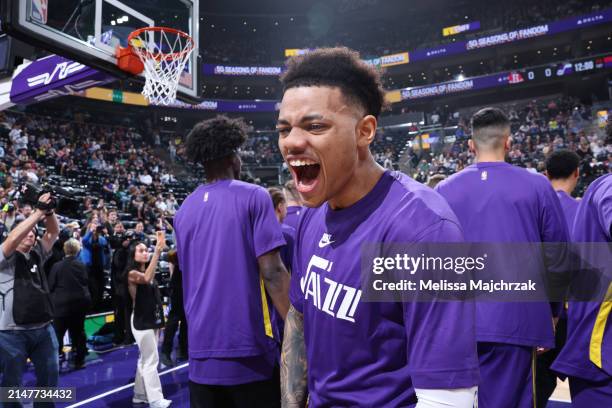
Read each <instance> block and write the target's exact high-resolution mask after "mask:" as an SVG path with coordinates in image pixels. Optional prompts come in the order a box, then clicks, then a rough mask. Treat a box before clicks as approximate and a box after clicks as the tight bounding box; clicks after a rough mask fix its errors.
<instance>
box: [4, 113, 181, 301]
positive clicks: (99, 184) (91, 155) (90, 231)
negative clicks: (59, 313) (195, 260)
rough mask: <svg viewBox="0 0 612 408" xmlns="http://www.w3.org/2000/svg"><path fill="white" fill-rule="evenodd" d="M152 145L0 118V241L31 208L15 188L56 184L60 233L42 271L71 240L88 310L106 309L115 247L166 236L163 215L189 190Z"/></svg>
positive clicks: (14, 116) (122, 132) (95, 130)
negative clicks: (85, 280)
mask: <svg viewBox="0 0 612 408" xmlns="http://www.w3.org/2000/svg"><path fill="white" fill-rule="evenodd" d="M154 145H155V143H147V141H146V140H145V138H143V136H142V134H140V133H139V132H137V131H136V130H135V129H134V128H126V127H123V126H118V125H96V124H91V123H86V122H83V121H75V120H74V119H73V120H65V119H58V118H57V117H55V118H52V117H47V116H39V115H32V114H27V115H23V114H21V113H16V112H2V113H0V242H1V241H3V240H4V239H5V238H6V236H7V235H8V233H9V232H10V231H11V230H12V228H14V226H15V225H16V223H18V222H19V221H20V220H23V219H25V218H27V216H28V215H29V214H30V213H31V212H32V210H33V208H32V207H33V205H35V203H32V204H30V203H27V202H24V199H23V198H24V197H23V194H22V188H23V186H25V185H27V183H33V184H38V185H43V184H48V185H52V186H59V187H63V190H62V191H64V193H65V197H62V198H61V200H64V201H65V202H66V203H67V204H68V205H66V206H65V210H64V211H61V212H60V211H58V213H60V215H61V217H60V221H61V224H60V227H61V234H60V239H59V241H58V243H57V245H56V248H55V250H54V256H53V258H52V260H53V261H52V262H51V263H50V264H49V265H47V266H48V268H49V270H50V268H51V266H52V264H53V263H55V262H58V261H59V260H61V259H62V258H63V256H64V254H63V250H62V245H63V243H64V242H66V241H67V240H68V239H69V238H76V239H78V240H79V242H80V244H81V245H82V250H81V251H80V254H79V258H80V260H81V261H82V262H83V263H84V264H85V266H86V267H87V269H88V272H89V276H90V280H89V286H90V290H91V295H92V310H93V311H96V310H101V309H105V310H108V308H109V307H110V305H109V303H110V301H113V300H114V299H112V296H108V295H113V294H114V291H113V290H111V291H110V292H107V296H104V293H105V290H104V288H105V287H108V286H109V285H110V286H111V287H113V286H117V284H119V285H121V284H122V277H121V276H120V275H121V273H122V269H123V268H122V267H117V262H118V261H117V259H116V257H115V255H116V253H117V251H116V249H118V248H120V247H121V245H122V244H123V243H124V242H127V241H133V240H142V241H145V242H147V243H151V244H152V243H154V237H153V236H152V235H150V234H152V233H153V232H155V231H156V230H165V231H166V232H167V233H168V234H171V232H172V226H171V217H172V216H173V215H174V213H175V212H176V210H177V209H178V207H179V202H181V201H182V199H183V198H184V196H185V195H186V194H187V192H188V191H190V189H191V188H192V185H185V184H184V183H180V182H178V181H177V180H176V178H175V176H174V175H173V174H172V172H171V169H170V168H169V165H168V164H167V163H166V162H164V161H163V160H161V159H160V158H159V156H160V154H159V153H160V152H159V148H157V150H156V148H155V147H154ZM168 241H170V242H171V239H169V240H168ZM113 269H114V272H116V273H115V274H111V275H109V273H108V272H109V271H113ZM160 278H163V276H161V277H160Z"/></svg>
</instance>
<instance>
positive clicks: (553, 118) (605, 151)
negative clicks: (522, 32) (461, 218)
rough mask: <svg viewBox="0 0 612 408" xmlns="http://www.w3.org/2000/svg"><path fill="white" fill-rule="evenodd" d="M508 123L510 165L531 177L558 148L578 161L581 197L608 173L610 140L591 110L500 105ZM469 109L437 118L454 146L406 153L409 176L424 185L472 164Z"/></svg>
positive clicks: (547, 102)
mask: <svg viewBox="0 0 612 408" xmlns="http://www.w3.org/2000/svg"><path fill="white" fill-rule="evenodd" d="M501 107H502V108H503V109H504V110H505V111H506V112H507V113H508V116H509V118H510V120H511V123H512V127H511V132H512V148H511V150H510V152H509V153H508V160H509V162H510V163H512V164H515V165H518V166H522V167H526V168H527V169H529V170H530V171H533V172H543V171H544V170H545V159H546V156H547V155H548V154H549V153H550V152H552V151H554V150H558V149H568V150H571V151H575V152H576V153H577V154H578V155H579V156H580V158H581V159H582V163H581V167H580V174H581V176H580V182H579V186H578V189H577V191H576V193H577V194H580V193H581V192H582V191H583V189H584V188H586V186H588V184H589V183H590V182H591V181H592V180H594V179H595V178H597V176H598V175H601V174H604V173H606V172H610V171H612V141H611V140H606V139H605V135H604V134H603V133H604V132H603V131H601V130H598V128H597V127H596V126H594V124H593V118H592V117H591V109H590V107H589V106H586V105H583V104H581V103H580V102H579V101H577V100H575V99H572V98H563V97H557V98H552V99H541V100H538V101H529V102H520V103H512V104H505V105H503V106H501ZM473 113H474V111H473V110H470V109H468V110H465V111H462V112H454V113H450V114H444V113H441V114H436V115H437V116H438V117H439V121H440V127H444V126H446V127H447V128H448V127H452V128H454V126H456V129H455V130H454V132H455V134H454V136H455V137H456V140H455V142H454V143H452V144H445V145H444V144H440V145H438V146H434V147H432V149H430V150H422V149H419V146H418V144H413V145H412V146H411V147H409V148H408V152H407V155H406V157H407V162H406V163H405V164H406V165H407V167H408V168H410V173H411V176H413V177H414V178H415V179H416V180H418V181H421V182H425V181H427V180H428V179H429V178H430V177H432V176H433V175H436V174H442V175H449V174H452V173H455V172H457V171H460V170H461V169H463V168H464V167H466V166H468V165H469V164H471V163H472V161H473V154H472V153H471V152H470V151H469V149H468V147H467V140H468V139H469V137H470V128H469V118H470V117H471V115H472V114H473Z"/></svg>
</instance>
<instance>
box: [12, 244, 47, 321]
mask: <svg viewBox="0 0 612 408" xmlns="http://www.w3.org/2000/svg"><path fill="white" fill-rule="evenodd" d="M2 247H3V245H0V330H29V329H38V328H41V327H45V326H46V325H48V324H49V323H50V322H44V323H36V324H30V325H18V324H17V323H15V320H13V286H14V283H15V263H16V259H17V258H16V254H15V253H13V254H12V255H11V256H9V257H8V258H5V257H4V251H3V250H2ZM32 251H33V252H36V254H37V255H38V256H39V258H40V259H41V265H43V264H44V263H45V262H46V261H47V259H49V257H50V256H51V252H45V251H44V250H43V247H42V245H41V243H40V242H38V243H36V245H34V247H33V248H32Z"/></svg>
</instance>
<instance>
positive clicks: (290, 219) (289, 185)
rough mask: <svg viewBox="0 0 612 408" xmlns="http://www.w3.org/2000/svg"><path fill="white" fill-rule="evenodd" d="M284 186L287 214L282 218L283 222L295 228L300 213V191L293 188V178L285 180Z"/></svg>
mask: <svg viewBox="0 0 612 408" xmlns="http://www.w3.org/2000/svg"><path fill="white" fill-rule="evenodd" d="M284 187H285V188H284V190H285V197H286V198H287V215H286V216H285V219H284V220H283V224H285V225H288V226H290V227H291V228H293V229H295V228H296V227H297V223H298V219H299V217H300V214H301V213H302V199H301V198H300V193H298V191H297V189H296V188H295V183H294V182H293V180H289V181H287V182H286V183H285V186H284Z"/></svg>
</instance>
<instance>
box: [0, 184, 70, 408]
mask: <svg viewBox="0 0 612 408" xmlns="http://www.w3.org/2000/svg"><path fill="white" fill-rule="evenodd" d="M40 221H44V224H45V229H46V231H45V234H44V235H43V237H42V239H41V240H40V241H37V239H36V224H38V222H40ZM58 234H59V225H58V222H57V218H56V217H55V214H54V212H53V199H52V197H51V195H50V194H49V193H45V194H43V195H42V196H40V198H39V201H38V204H37V209H36V210H35V211H34V212H33V213H32V214H31V215H30V216H29V217H28V218H27V219H25V220H24V221H22V222H21V223H19V224H18V225H16V226H15V227H14V228H13V230H12V231H11V233H10V234H9V235H8V237H7V238H6V240H5V241H4V242H3V243H2V245H0V296H1V297H2V306H1V308H0V363H1V368H2V369H1V371H2V373H3V377H2V384H1V386H2V387H21V385H22V383H21V382H22V376H23V370H24V368H25V366H26V360H27V359H28V358H29V359H31V360H32V362H33V363H34V367H35V369H36V376H37V385H38V386H41V387H54V386H57V381H58V374H59V373H58V370H59V368H58V358H57V347H58V343H57V338H56V336H55V332H54V330H53V327H52V326H51V319H52V306H51V299H50V296H49V287H48V284H47V280H46V276H45V274H44V273H43V271H42V268H43V263H44V262H45V261H46V259H47V258H48V257H49V255H50V252H51V248H52V246H53V243H54V242H55V240H56V239H57V236H58ZM6 406H7V407H8V406H11V405H9V404H7V405H6ZM12 406H20V404H19V403H16V404H15V405H12Z"/></svg>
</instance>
